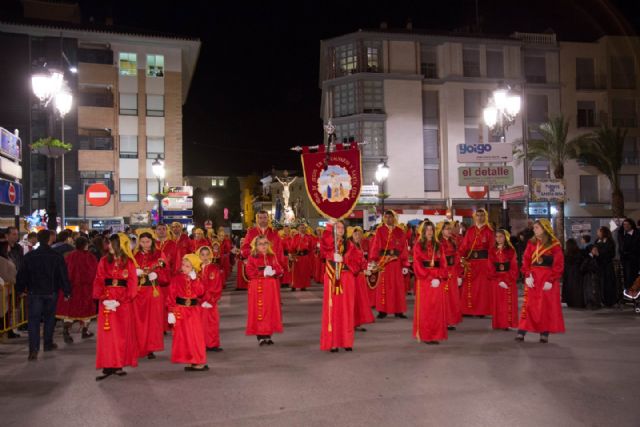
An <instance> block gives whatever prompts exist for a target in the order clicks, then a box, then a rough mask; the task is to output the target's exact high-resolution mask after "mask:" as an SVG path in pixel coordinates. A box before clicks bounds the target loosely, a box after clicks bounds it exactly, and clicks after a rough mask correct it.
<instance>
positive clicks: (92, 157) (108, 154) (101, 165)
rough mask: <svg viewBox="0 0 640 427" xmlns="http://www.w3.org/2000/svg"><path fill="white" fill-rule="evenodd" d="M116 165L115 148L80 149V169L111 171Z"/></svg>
mask: <svg viewBox="0 0 640 427" xmlns="http://www.w3.org/2000/svg"><path fill="white" fill-rule="evenodd" d="M114 165H115V151H114V150H84V149H80V150H78V170H81V171H110V170H113V169H114Z"/></svg>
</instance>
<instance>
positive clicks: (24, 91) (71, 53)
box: [0, 22, 200, 224]
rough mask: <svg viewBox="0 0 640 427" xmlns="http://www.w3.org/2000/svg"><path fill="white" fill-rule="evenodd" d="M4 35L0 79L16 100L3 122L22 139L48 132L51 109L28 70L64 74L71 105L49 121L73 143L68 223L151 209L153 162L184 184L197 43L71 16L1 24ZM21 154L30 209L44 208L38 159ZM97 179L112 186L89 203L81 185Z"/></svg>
mask: <svg viewBox="0 0 640 427" xmlns="http://www.w3.org/2000/svg"><path fill="white" fill-rule="evenodd" d="M0 39H2V41H3V45H4V46H8V48H9V50H10V51H11V52H12V53H15V55H16V56H15V57H14V58H15V59H14V61H13V62H14V64H15V65H16V67H15V69H14V71H12V72H9V73H7V74H8V75H7V76H6V77H7V79H5V80H4V81H3V82H2V85H3V86H4V85H6V86H7V87H13V88H14V89H10V90H13V93H12V95H13V97H14V99H15V100H16V103H17V105H18V108H13V109H12V110H11V111H10V110H9V109H8V108H5V109H0V122H2V123H5V125H4V126H5V127H7V126H9V127H10V128H12V129H13V128H14V127H15V128H17V129H19V130H20V134H21V136H22V137H23V141H33V140H36V139H38V138H40V137H43V136H48V135H47V133H48V131H47V130H46V129H47V126H46V122H47V117H46V116H47V112H46V111H45V110H44V108H43V106H42V105H39V103H38V102H37V100H36V99H35V98H34V96H33V95H32V94H31V93H30V88H29V84H28V81H29V78H30V75H31V74H32V73H35V72H39V71H42V70H43V69H54V68H55V69H57V70H61V71H63V72H64V75H65V79H66V80H67V81H68V83H69V86H70V89H71V91H72V93H73V97H74V103H73V108H72V111H71V112H70V113H69V114H68V115H67V116H65V118H64V120H62V121H61V120H59V119H58V120H57V121H56V123H55V126H53V128H54V132H55V133H57V134H55V135H53V136H55V137H58V138H59V137H60V136H61V134H62V132H61V126H64V139H65V141H66V142H70V143H71V144H72V145H73V149H72V151H71V152H70V153H68V154H67V155H65V163H64V171H65V178H64V179H65V182H64V184H65V186H67V187H66V188H68V190H67V191H66V192H65V193H66V197H65V199H66V200H65V208H66V216H67V218H68V221H67V223H68V224H73V223H75V222H77V221H79V220H81V219H83V218H87V219H99V218H113V217H122V218H125V219H126V218H127V217H129V216H130V215H131V214H132V213H137V212H145V211H149V210H151V209H152V208H153V205H154V202H153V199H152V197H151V196H152V195H153V194H155V193H157V192H158V182H157V179H156V177H155V176H154V175H153V172H152V168H151V164H152V162H153V161H154V160H156V159H162V160H164V162H165V169H166V178H165V182H166V183H167V184H168V185H181V184H182V182H183V172H182V170H183V169H182V106H183V104H184V102H185V101H186V98H187V95H188V92H189V87H190V84H191V78H192V76H193V73H194V70H195V67H196V63H197V60H198V55H199V50H200V41H198V40H196V39H187V38H181V37H176V36H170V35H164V34H157V33H143V32H135V33H131V32H128V31H123V30H119V29H118V28H117V27H114V26H112V25H93V24H91V25H88V24H87V25H83V24H79V23H77V22H52V23H46V24H41V23H39V24H29V23H23V22H21V23H10V22H0ZM25 157H27V159H25V161H24V162H23V163H24V165H23V166H25V169H26V170H25V175H26V176H25V182H24V184H25V186H26V190H25V193H26V195H27V196H26V197H25V206H24V207H23V214H28V213H30V212H32V211H34V210H36V209H45V208H46V199H47V194H46V188H47V186H46V183H47V176H48V175H47V171H46V164H45V161H44V158H43V157H42V156H39V155H36V154H31V155H29V154H28V151H27V150H25ZM60 179H61V174H60V173H59V172H58V174H57V176H56V180H60ZM96 182H102V183H104V184H106V185H107V186H108V187H109V188H110V190H111V192H112V197H111V200H110V201H109V203H107V204H106V205H105V206H101V207H96V206H91V205H88V204H87V203H85V195H84V193H85V189H86V188H87V186H88V185H90V184H92V183H96ZM57 188H59V189H62V182H59V185H58V186H57ZM59 193H60V194H56V196H57V200H58V206H59V207H58V210H59V211H60V203H61V191H60V192H59Z"/></svg>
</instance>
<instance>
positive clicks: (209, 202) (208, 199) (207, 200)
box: [202, 196, 213, 219]
mask: <svg viewBox="0 0 640 427" xmlns="http://www.w3.org/2000/svg"><path fill="white" fill-rule="evenodd" d="M202 201H203V202H204V204H205V205H207V219H209V209H210V208H211V206H212V205H213V197H211V196H205V198H204V199H202Z"/></svg>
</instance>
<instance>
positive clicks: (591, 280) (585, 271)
mask: <svg viewBox="0 0 640 427" xmlns="http://www.w3.org/2000/svg"><path fill="white" fill-rule="evenodd" d="M580 274H581V275H582V288H583V290H584V297H583V298H584V304H585V306H586V307H587V308H588V309H590V310H596V309H598V308H600V307H602V290H601V283H600V277H601V274H600V266H599V265H598V247H597V246H591V251H590V252H589V254H587V256H585V257H583V259H582V264H581V265H580Z"/></svg>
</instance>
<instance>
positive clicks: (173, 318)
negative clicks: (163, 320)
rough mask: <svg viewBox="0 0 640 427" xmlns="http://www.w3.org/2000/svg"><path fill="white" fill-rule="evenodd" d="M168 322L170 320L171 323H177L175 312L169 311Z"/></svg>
mask: <svg viewBox="0 0 640 427" xmlns="http://www.w3.org/2000/svg"><path fill="white" fill-rule="evenodd" d="M167 322H168V323H169V324H170V325H175V324H176V315H175V314H173V313H169V314H168V315H167Z"/></svg>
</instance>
